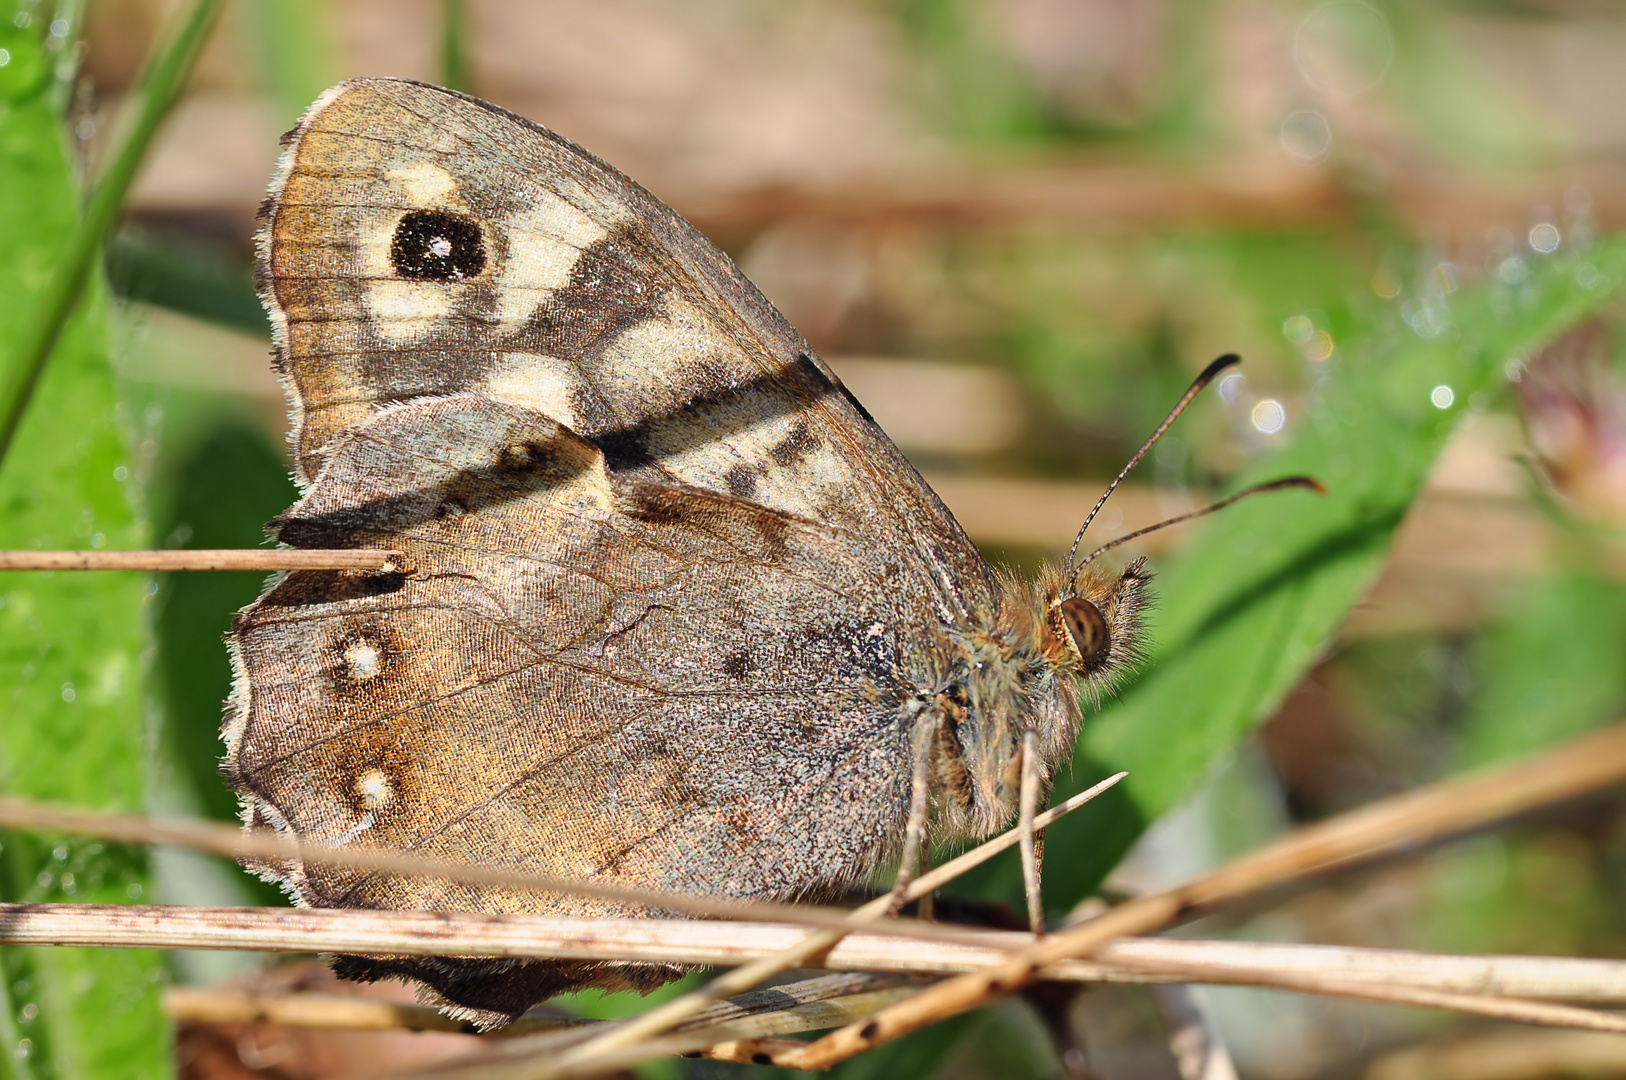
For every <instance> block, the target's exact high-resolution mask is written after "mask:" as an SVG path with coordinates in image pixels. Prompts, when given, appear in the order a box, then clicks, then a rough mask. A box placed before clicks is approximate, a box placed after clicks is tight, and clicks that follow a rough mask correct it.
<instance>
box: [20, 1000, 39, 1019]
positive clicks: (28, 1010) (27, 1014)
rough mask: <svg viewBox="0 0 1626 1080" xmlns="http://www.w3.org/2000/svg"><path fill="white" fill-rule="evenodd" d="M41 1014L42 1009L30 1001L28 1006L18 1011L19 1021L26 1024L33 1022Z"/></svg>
mask: <svg viewBox="0 0 1626 1080" xmlns="http://www.w3.org/2000/svg"><path fill="white" fill-rule="evenodd" d="M39 1014H40V1007H39V1006H38V1005H36V1004H34V1002H32V1001H30V1002H29V1003H28V1004H27V1005H24V1006H23V1007H22V1008H21V1009H20V1010H18V1012H17V1019H18V1020H20V1021H22V1022H23V1023H25V1024H26V1023H29V1022H30V1021H32V1020H33V1019H34V1017H36V1016H38V1015H39Z"/></svg>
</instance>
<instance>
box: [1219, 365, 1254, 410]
mask: <svg viewBox="0 0 1626 1080" xmlns="http://www.w3.org/2000/svg"><path fill="white" fill-rule="evenodd" d="M1247 382H1248V380H1247V376H1245V375H1243V374H1242V373H1241V372H1240V371H1233V372H1231V373H1230V374H1229V375H1227V376H1225V378H1223V379H1221V380H1220V381H1219V388H1218V393H1219V396H1220V400H1221V401H1223V402H1226V403H1227V404H1231V405H1234V404H1236V400H1237V398H1239V397H1241V396H1242V388H1243V387H1244V386H1246V385H1247Z"/></svg>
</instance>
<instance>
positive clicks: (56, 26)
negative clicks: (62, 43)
mask: <svg viewBox="0 0 1626 1080" xmlns="http://www.w3.org/2000/svg"><path fill="white" fill-rule="evenodd" d="M69 29H70V27H69V26H68V20H67V19H52V20H51V36H52V37H58V38H65V37H67V36H68V30H69Z"/></svg>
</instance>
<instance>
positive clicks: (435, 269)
mask: <svg viewBox="0 0 1626 1080" xmlns="http://www.w3.org/2000/svg"><path fill="white" fill-rule="evenodd" d="M390 265H391V266H393V267H394V268H395V272H396V273H397V274H400V275H401V276H402V277H404V278H408V279H411V280H413V281H462V280H463V279H465V278H471V277H476V276H478V275H479V273H480V271H482V270H484V269H485V268H486V244H485V238H484V236H482V235H481V233H480V226H479V225H478V224H477V223H476V222H475V221H473V220H472V219H471V218H467V217H464V216H463V215H461V214H451V213H447V212H446V211H445V210H413V211H412V212H411V213H409V214H407V215H406V216H405V217H403V218H402V219H401V222H400V224H398V225H396V226H395V235H394V237H392V238H391V239H390Z"/></svg>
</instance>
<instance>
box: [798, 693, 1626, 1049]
mask: <svg viewBox="0 0 1626 1080" xmlns="http://www.w3.org/2000/svg"><path fill="white" fill-rule="evenodd" d="M1623 780H1626V723H1616V724H1613V725H1610V726H1609V727H1607V728H1604V729H1602V730H1601V731H1597V732H1594V733H1592V734H1590V735H1587V736H1584V737H1582V738H1580V739H1576V740H1573V741H1571V742H1569V743H1566V744H1564V745H1563V746H1560V747H1558V748H1557V749H1554V750H1550V751H1548V752H1547V753H1545V754H1541V755H1538V756H1536V757H1532V758H1529V759H1526V760H1524V761H1521V762H1517V763H1514V764H1512V765H1507V766H1501V767H1497V768H1490V769H1484V770H1480V771H1477V772H1474V773H1470V774H1468V775H1466V776H1463V777H1460V778H1456V779H1452V780H1446V781H1442V782H1440V783H1437V784H1432V785H1430V786H1428V787H1426V788H1423V789H1421V790H1419V791H1416V792H1412V793H1411V794H1408V795H1402V796H1397V797H1395V798H1392V799H1385V800H1383V801H1381V802H1379V803H1376V804H1374V805H1372V806H1369V807H1365V808H1363V809H1361V810H1356V811H1352V812H1350V813H1347V814H1341V815H1339V816H1338V817H1335V818H1332V819H1330V820H1328V821H1325V822H1322V823H1320V824H1318V825H1313V826H1310V827H1309V828H1305V829H1300V830H1298V831H1297V832H1294V833H1292V834H1290V835H1288V836H1286V837H1284V838H1283V839H1281V840H1279V841H1277V842H1275V843H1272V844H1267V845H1265V846H1264V847H1263V848H1260V849H1259V850H1257V851H1255V852H1253V853H1251V854H1249V855H1245V856H1243V857H1242V858H1240V859H1236V860H1234V861H1232V862H1230V863H1227V864H1225V865H1224V866H1221V867H1220V868H1219V869H1217V870H1215V871H1213V872H1211V873H1208V874H1204V875H1202V876H1201V877H1198V878H1195V879H1193V880H1192V881H1189V882H1187V883H1186V884H1184V885H1181V886H1178V887H1176V888H1174V889H1171V890H1168V891H1166V892H1162V893H1157V894H1154V895H1151V896H1146V897H1142V898H1139V899H1136V900H1131V901H1129V902H1127V903H1125V904H1122V905H1120V906H1119V907H1117V908H1114V909H1113V910H1111V911H1109V912H1107V913H1105V914H1104V915H1101V916H1100V917H1098V918H1095V919H1092V920H1090V921H1088V922H1085V923H1082V924H1080V925H1078V926H1074V927H1070V928H1068V929H1066V930H1062V931H1060V932H1058V933H1056V934H1053V935H1051V936H1050V937H1048V938H1046V939H1045V940H1044V941H1041V942H1038V943H1036V944H1035V945H1033V946H1031V947H1030V948H1027V949H1024V950H1022V951H1021V952H1019V953H1016V954H1014V955H1012V956H1011V957H1009V958H1008V959H1007V960H1005V961H1004V962H1003V963H1001V964H1000V965H998V966H997V967H994V968H991V969H989V970H987V971H981V972H976V973H973V974H969V975H962V976H958V977H956V978H953V979H950V980H947V981H946V982H943V983H939V984H938V985H936V986H934V987H931V988H930V989H928V990H925V991H922V992H921V993H920V994H917V995H916V996H914V997H913V998H910V999H909V1000H907V1001H905V1002H902V1003H900V1004H899V1005H896V1006H894V1007H892V1008H890V1009H887V1010H885V1011H883V1012H882V1013H880V1014H878V1015H876V1016H875V1017H874V1018H872V1019H870V1020H868V1021H865V1022H863V1023H858V1024H849V1025H848V1026H847V1027H845V1028H842V1029H841V1030H840V1031H836V1032H832V1033H831V1034H829V1035H827V1036H825V1037H824V1038H822V1039H820V1040H818V1041H817V1042H815V1043H812V1044H810V1045H809V1046H808V1047H807V1048H806V1049H805V1050H803V1051H799V1052H797V1053H796V1054H795V1055H793V1056H792V1058H791V1059H790V1060H789V1061H787V1062H786V1064H789V1065H792V1066H794V1067H797V1068H827V1067H829V1066H830V1065H832V1064H835V1063H836V1062H839V1061H843V1060H845V1059H847V1058H849V1057H852V1056H853V1055H855V1054H859V1053H862V1052H863V1051H865V1050H867V1049H869V1048H870V1047H872V1046H877V1045H879V1044H881V1043H884V1042H890V1041H891V1040H893V1039H896V1038H898V1037H900V1036H902V1035H905V1034H907V1033H909V1032H911V1031H914V1030H917V1029H918V1028H921V1027H924V1026H925V1025H927V1024H930V1023H933V1022H934V1021H937V1020H941V1019H944V1018H946V1017H949V1016H953V1015H955V1014H957V1013H961V1012H964V1011H966V1010H967V1009H973V1008H976V1007H977V1006H979V1005H983V1004H986V1003H987V1002H990V1001H993V1000H995V999H996V998H999V997H1001V996H1003V995H1005V994H1009V993H1012V992H1014V991H1016V990H1020V989H1021V988H1022V987H1024V986H1026V985H1028V984H1029V983H1031V982H1033V981H1034V980H1035V979H1037V978H1040V977H1042V976H1043V973H1044V969H1045V966H1046V965H1047V964H1052V963H1055V962H1056V961H1058V960H1066V959H1076V958H1080V957H1085V956H1089V955H1091V954H1093V953H1095V952H1096V951H1097V950H1099V949H1100V948H1101V947H1102V945H1104V944H1105V943H1106V942H1108V941H1110V940H1112V939H1113V938H1117V937H1124V936H1126V935H1130V934H1146V933H1151V932H1155V931H1157V930H1161V929H1163V928H1165V927H1167V926H1171V925H1173V924H1174V923H1176V922H1178V921H1180V920H1182V919H1184V918H1189V917H1191V916H1194V915H1198V914H1201V913H1204V912H1206V911H1209V910H1212V909H1214V908H1216V907H1218V906H1220V905H1222V904H1225V903H1230V902H1234V901H1236V900H1240V899H1242V898H1244V897H1248V896H1253V895H1256V894H1258V893H1261V892H1264V891H1266V890H1269V889H1273V888H1277V887H1279V886H1282V885H1284V884H1286V883H1288V882H1292V881H1298V880H1302V879H1304V878H1307V877H1309V876H1312V875H1315V874H1320V873H1325V872H1327V871H1330V870H1335V869H1339V868H1342V867H1348V866H1354V865H1356V864H1359V863H1362V862H1369V861H1372V860H1374V859H1378V858H1381V857H1383V856H1386V855H1391V854H1394V853H1396V852H1400V851H1406V850H1413V849H1416V848H1418V847H1421V846H1423V845H1425V844H1429V843H1432V842H1434V841H1437V840H1440V839H1442V838H1444V837H1447V836H1451V835H1455V834H1457V833H1461V832H1464V831H1467V830H1470V829H1475V828H1482V827H1484V826H1486V825H1489V824H1490V823H1492V822H1495V821H1500V820H1503V819H1505V818H1508V817H1512V816H1514V815H1516V814H1521V813H1527V812H1529V811H1531V810H1534V809H1537V808H1539V807H1544V806H1549V805H1552V804H1554V803H1558V802H1563V801H1565V800H1568V799H1573V798H1576V797H1578V796H1581V795H1585V794H1589V793H1592V792H1595V791H1598V790H1600V789H1602V788H1605V787H1609V786H1613V785H1615V784H1618V783H1620V782H1622V781H1623Z"/></svg>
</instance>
